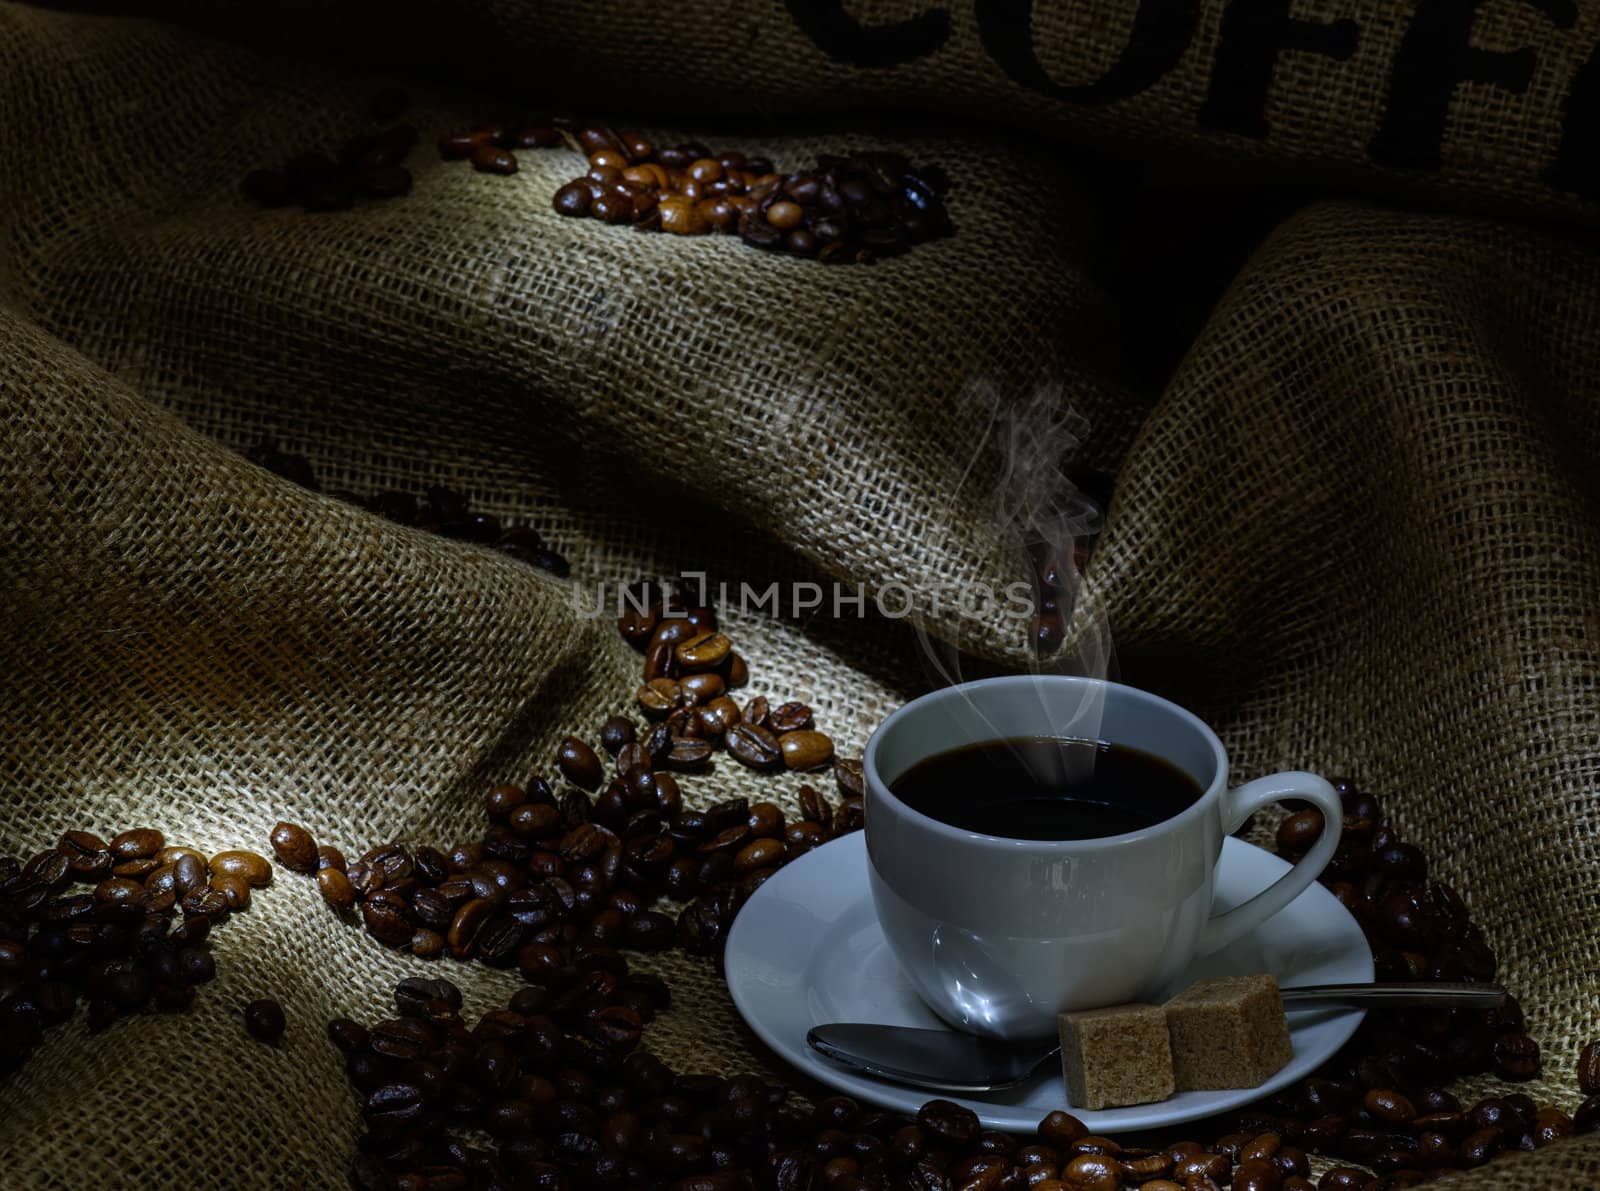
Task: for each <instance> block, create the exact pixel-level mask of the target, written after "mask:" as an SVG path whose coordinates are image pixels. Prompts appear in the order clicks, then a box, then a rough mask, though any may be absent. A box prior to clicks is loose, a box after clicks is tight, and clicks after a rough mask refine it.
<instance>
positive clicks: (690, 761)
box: [666, 736, 712, 771]
mask: <svg viewBox="0 0 1600 1191" xmlns="http://www.w3.org/2000/svg"><path fill="white" fill-rule="evenodd" d="M711 752H712V748H711V742H710V741H708V740H700V739H698V738H696V737H693V736H674V737H673V738H672V748H671V751H670V752H668V753H667V757H666V764H667V766H668V768H670V769H675V770H680V771H684V770H696V769H701V768H703V767H704V766H705V764H706V762H707V761H709V760H710V759H711Z"/></svg>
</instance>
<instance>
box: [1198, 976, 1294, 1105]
mask: <svg viewBox="0 0 1600 1191" xmlns="http://www.w3.org/2000/svg"><path fill="white" fill-rule="evenodd" d="M1166 1011H1167V1029H1168V1030H1169V1031H1170V1033H1171V1036H1172V1074H1173V1079H1174V1082H1175V1083H1176V1084H1177V1089H1178V1091H1180V1092H1198V1091H1208V1090H1212V1089H1218V1088H1253V1087H1256V1086H1258V1085H1259V1084H1262V1083H1264V1082H1265V1081H1266V1080H1267V1078H1268V1077H1269V1076H1271V1075H1272V1074H1273V1072H1275V1071H1277V1070H1279V1069H1280V1068H1281V1067H1282V1066H1283V1065H1284V1064H1285V1063H1287V1062H1288V1061H1289V1060H1290V1059H1291V1058H1292V1057H1293V1056H1294V1044H1293V1043H1291V1042H1290V1041H1289V1022H1288V1019H1287V1018H1285V1017H1284V1015H1283V998H1282V997H1280V996H1279V995H1278V982H1277V981H1276V980H1274V979H1273V978H1272V977H1271V976H1265V975H1262V976H1224V977H1221V978H1220V979H1217V980H1202V981H1200V982H1199V983H1198V984H1191V985H1190V986H1189V987H1188V988H1186V989H1184V990H1183V991H1182V992H1181V993H1179V994H1178V995H1177V996H1175V997H1173V998H1172V1000H1170V1001H1168V1002H1167V1004H1166Z"/></svg>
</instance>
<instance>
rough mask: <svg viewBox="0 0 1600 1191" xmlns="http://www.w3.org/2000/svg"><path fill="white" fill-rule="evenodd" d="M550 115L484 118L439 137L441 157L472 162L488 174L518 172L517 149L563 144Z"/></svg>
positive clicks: (447, 159)
mask: <svg viewBox="0 0 1600 1191" xmlns="http://www.w3.org/2000/svg"><path fill="white" fill-rule="evenodd" d="M560 123H562V122H561V121H558V120H556V119H555V118H553V117H549V116H506V117H500V118H496V119H490V120H482V121H480V122H478V123H477V124H474V125H473V126H472V127H471V128H464V129H462V130H460V131H459V132H452V133H449V134H448V135H446V136H443V137H441V138H440V139H439V156H440V157H442V158H444V159H445V160H446V161H470V162H471V163H472V168H473V169H475V170H478V171H480V172H481V173H485V174H514V173H516V172H517V158H516V154H515V153H514V152H513V150H516V149H552V148H554V147H555V146H557V145H561V144H564V143H565V141H564V140H563V138H562V136H561V133H560V131H559V130H558V127H557V126H558V124H560Z"/></svg>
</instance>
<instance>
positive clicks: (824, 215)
mask: <svg viewBox="0 0 1600 1191" xmlns="http://www.w3.org/2000/svg"><path fill="white" fill-rule="evenodd" d="M576 139H577V141H578V145H579V147H580V148H581V149H582V150H583V152H584V153H585V154H586V155H587V156H588V158H589V169H588V172H587V173H585V174H584V175H583V177H581V178H576V179H574V180H573V181H571V182H568V183H567V184H566V185H565V186H563V187H561V189H559V190H557V191H556V193H555V196H554V197H553V199H552V200H551V201H552V204H553V205H554V206H555V209H556V210H557V211H558V212H559V213H560V214H562V215H571V216H575V217H582V216H588V217H590V218H591V219H598V220H601V221H602V222H605V223H616V224H632V225H633V226H634V227H637V228H640V229H642V230H645V231H663V232H670V233H672V234H673V235H678V236H698V235H705V234H707V233H710V232H737V233H738V236H739V238H740V239H741V240H743V241H744V242H745V243H746V244H749V245H751V246H753V247H756V248H764V249H771V250H774V251H780V252H786V253H788V254H789V255H791V256H801V257H814V258H816V259H817V260H820V261H823V262H825V263H836V264H845V263H864V262H869V261H873V260H876V259H877V258H879V257H884V256H893V255H895V254H897V253H901V252H904V251H906V250H907V249H908V248H911V247H913V246H915V245H917V244H921V243H924V242H926V241H928V240H932V239H936V238H938V237H940V236H946V235H949V234H950V232H951V226H950V218H949V215H948V214H947V213H946V211H945V206H944V198H943V195H944V191H945V189H946V185H947V184H946V180H945V177H944V173H943V171H942V170H940V169H938V168H937V167H913V166H912V165H911V163H910V162H908V161H907V160H906V159H905V158H904V157H901V156H900V155H899V154H896V153H877V152H864V153H854V154H851V155H850V156H847V157H842V156H834V155H825V156H822V157H819V158H818V159H817V161H816V164H815V165H813V166H812V167H811V168H809V169H803V170H798V171H796V172H794V173H789V174H781V173H779V172H778V171H777V170H776V168H775V167H774V166H773V163H772V162H771V161H769V160H768V159H767V158H764V157H747V156H746V155H745V154H743V153H741V152H738V151H728V152H722V153H718V152H715V151H713V150H712V149H710V148H708V147H706V146H705V145H703V144H700V143H699V142H689V143H687V144H682V145H674V146H671V147H664V148H658V147H657V146H656V145H655V144H653V143H652V142H651V141H650V140H649V139H648V138H647V137H645V136H642V135H641V134H639V133H636V132H630V131H627V130H626V129H620V130H619V129H612V128H607V127H603V126H601V127H590V128H581V129H579V130H577V133H576Z"/></svg>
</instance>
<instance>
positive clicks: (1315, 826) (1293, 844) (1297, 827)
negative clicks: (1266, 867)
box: [1277, 807, 1323, 856]
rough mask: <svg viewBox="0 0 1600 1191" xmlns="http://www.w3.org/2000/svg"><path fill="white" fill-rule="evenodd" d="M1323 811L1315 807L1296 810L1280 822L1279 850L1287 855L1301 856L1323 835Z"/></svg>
mask: <svg viewBox="0 0 1600 1191" xmlns="http://www.w3.org/2000/svg"><path fill="white" fill-rule="evenodd" d="M1322 828H1323V820H1322V812H1321V811H1319V810H1317V809H1316V808H1315V807H1308V808H1307V809H1305V810H1302V811H1296V812H1295V813H1294V814H1292V815H1288V816H1286V817H1285V818H1284V820H1283V822H1281V823H1279V824H1278V837H1277V842H1278V851H1279V852H1281V853H1283V854H1284V855H1285V856H1301V855H1304V854H1305V853H1306V852H1308V851H1310V850H1311V845H1312V844H1314V843H1316V842H1317V840H1318V839H1319V838H1321V836H1322Z"/></svg>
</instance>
